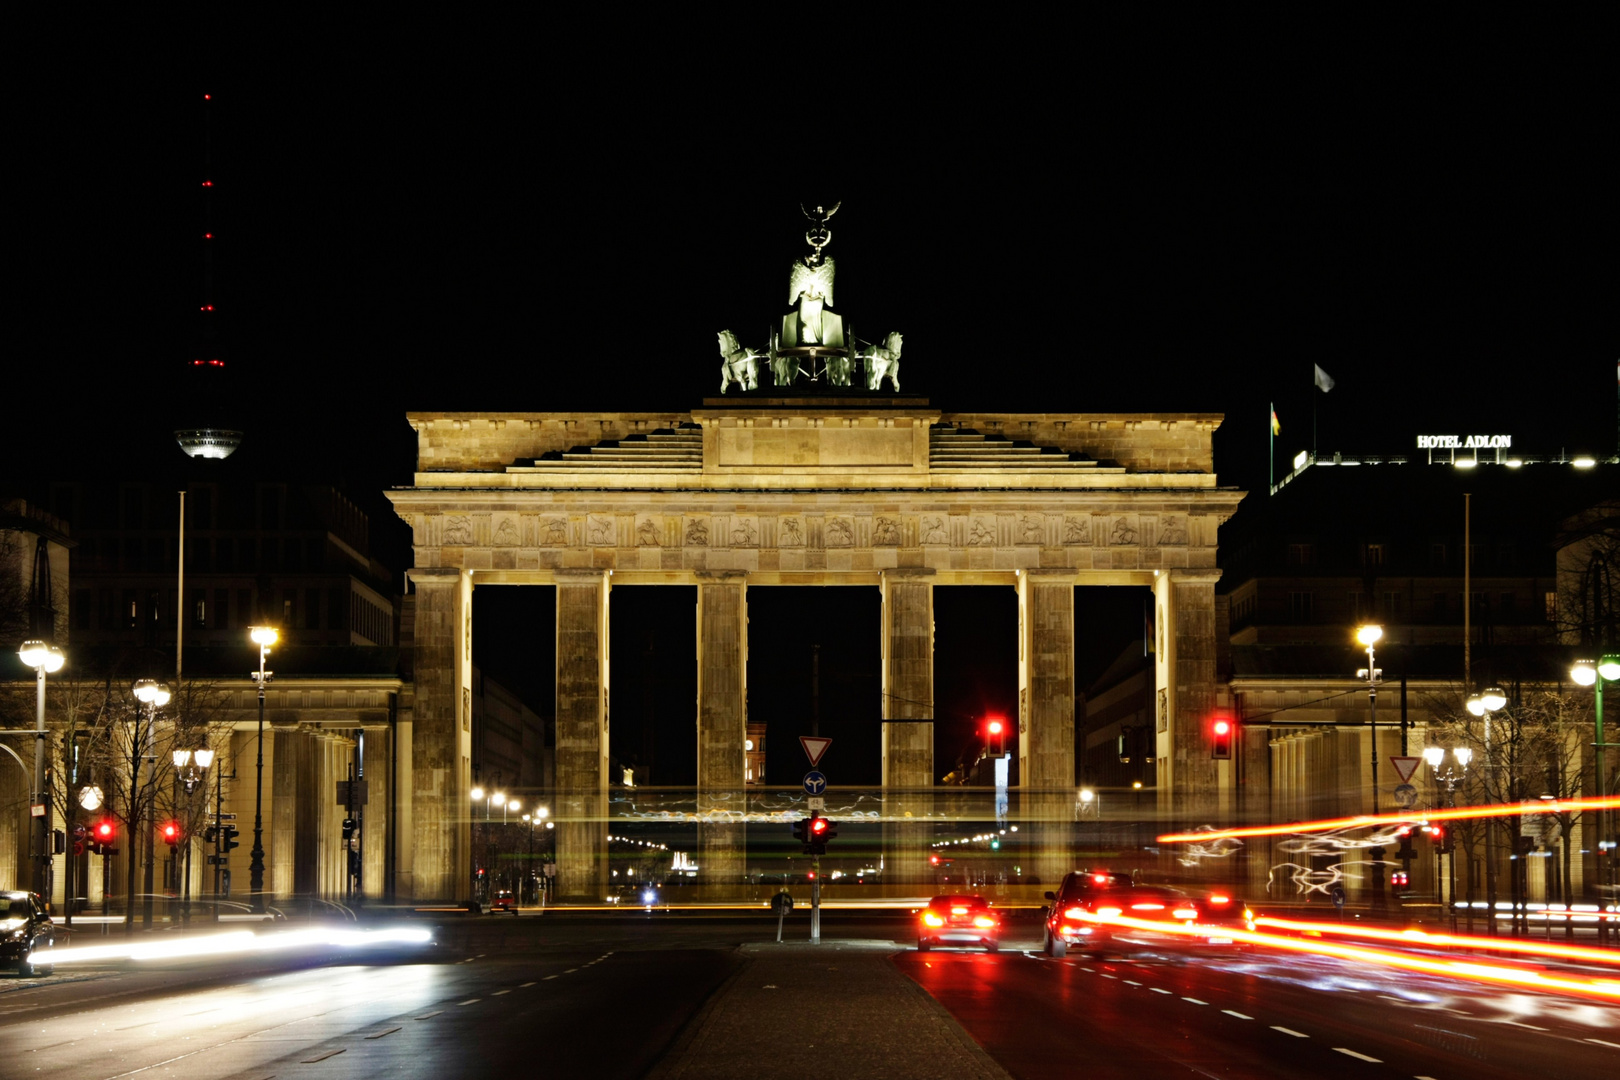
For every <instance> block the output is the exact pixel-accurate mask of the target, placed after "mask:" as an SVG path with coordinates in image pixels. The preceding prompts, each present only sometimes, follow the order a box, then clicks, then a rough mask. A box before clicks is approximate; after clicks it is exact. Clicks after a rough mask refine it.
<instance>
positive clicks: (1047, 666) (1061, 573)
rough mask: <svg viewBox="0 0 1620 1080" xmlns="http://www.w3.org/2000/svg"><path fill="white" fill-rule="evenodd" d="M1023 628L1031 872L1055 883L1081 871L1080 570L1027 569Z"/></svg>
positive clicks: (1023, 756)
mask: <svg viewBox="0 0 1620 1080" xmlns="http://www.w3.org/2000/svg"><path fill="white" fill-rule="evenodd" d="M1018 626H1019V643H1018V777H1019V780H1018V783H1019V787H1020V788H1021V792H1020V799H1019V803H1020V810H1021V812H1022V813H1021V816H1022V818H1023V821H1024V828H1025V829H1027V830H1028V831H1029V832H1030V833H1031V834H1032V836H1031V839H1030V840H1028V841H1026V844H1027V845H1028V847H1027V850H1029V851H1030V858H1029V860H1028V861H1029V864H1030V865H1029V866H1028V867H1026V868H1025V871H1024V874H1025V877H1026V878H1028V877H1030V876H1034V877H1037V878H1039V879H1040V882H1041V884H1043V885H1052V884H1054V883H1056V882H1057V881H1059V880H1060V879H1061V878H1062V877H1063V875H1064V874H1065V873H1066V872H1068V871H1069V870H1072V869H1074V867H1073V866H1071V865H1070V863H1071V862H1072V861H1073V859H1072V857H1071V855H1070V848H1071V846H1072V844H1071V840H1072V833H1073V826H1072V822H1073V817H1074V810H1073V807H1074V799H1075V789H1074V572H1073V571H1071V570H1041V569H1031V570H1023V571H1020V573H1019V575H1018Z"/></svg>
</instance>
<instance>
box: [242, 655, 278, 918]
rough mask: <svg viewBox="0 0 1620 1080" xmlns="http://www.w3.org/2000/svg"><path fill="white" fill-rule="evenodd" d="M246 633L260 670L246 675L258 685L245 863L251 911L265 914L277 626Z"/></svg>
mask: <svg viewBox="0 0 1620 1080" xmlns="http://www.w3.org/2000/svg"><path fill="white" fill-rule="evenodd" d="M248 636H249V637H251V638H252V639H253V641H254V644H256V645H258V646H259V670H258V671H255V672H249V673H248V675H249V676H250V677H251V678H252V679H253V681H254V682H255V683H257V684H258V687H259V753H258V760H257V761H255V762H254V765H253V858H252V860H251V861H250V862H249V863H248V889H249V890H250V891H251V892H252V893H253V910H254V911H256V912H258V913H259V914H261V915H262V914H263V913H264V684H265V683H267V682H269V681H270V677H271V676H272V675H274V674H275V672H273V671H266V670H265V668H264V661H265V659H266V658H267V657H269V655H270V646H272V645H274V644H275V643H276V637H277V635H276V628H275V627H273V626H255V627H253V628H252V629H251V630H250V631H249V632H248Z"/></svg>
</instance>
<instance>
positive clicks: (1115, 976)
mask: <svg viewBox="0 0 1620 1080" xmlns="http://www.w3.org/2000/svg"><path fill="white" fill-rule="evenodd" d="M1097 974H1099V975H1101V976H1102V977H1103V978H1105V979H1117V978H1119V976H1118V975H1110V974H1108V972H1106V971H1099V972H1097ZM152 1022H153V1023H154V1024H155V1023H157V1021H156V1020H154V1021H152Z"/></svg>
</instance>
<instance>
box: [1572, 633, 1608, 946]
mask: <svg viewBox="0 0 1620 1080" xmlns="http://www.w3.org/2000/svg"><path fill="white" fill-rule="evenodd" d="M1569 677H1570V678H1571V679H1574V680H1575V682H1576V683H1578V684H1580V685H1581V686H1590V687H1591V688H1592V696H1593V706H1594V711H1595V716H1596V726H1595V732H1594V733H1595V734H1596V736H1597V741H1596V742H1594V743H1593V744H1592V745H1593V747H1594V749H1595V751H1596V752H1595V754H1594V756H1593V768H1594V771H1595V772H1596V775H1597V797H1598V798H1599V799H1601V798H1603V796H1604V794H1605V791H1604V789H1605V787H1606V786H1607V784H1608V776H1607V775H1606V773H1605V768H1606V766H1607V763H1606V762H1605V760H1604V753H1603V752H1604V750H1606V749H1607V746H1606V744H1605V743H1604V741H1603V684H1604V683H1606V682H1620V653H1604V654H1603V656H1602V657H1601V658H1600V659H1598V660H1597V661H1595V662H1594V661H1592V660H1577V661H1575V665H1574V666H1573V667H1571V668H1570V670H1569ZM1597 835H1598V873H1599V881H1598V884H1599V886H1600V887H1601V888H1602V891H1603V907H1604V908H1605V910H1604V911H1601V912H1599V914H1598V944H1600V945H1602V944H1605V943H1606V942H1607V941H1608V936H1609V920H1610V919H1611V918H1613V917H1614V916H1615V915H1617V914H1620V912H1617V911H1615V910H1613V909H1614V908H1615V907H1616V905H1615V894H1614V891H1613V888H1612V886H1613V885H1614V858H1615V842H1614V840H1612V839H1610V837H1609V815H1608V811H1607V810H1606V809H1602V808H1601V807H1600V809H1599V810H1598V812H1597Z"/></svg>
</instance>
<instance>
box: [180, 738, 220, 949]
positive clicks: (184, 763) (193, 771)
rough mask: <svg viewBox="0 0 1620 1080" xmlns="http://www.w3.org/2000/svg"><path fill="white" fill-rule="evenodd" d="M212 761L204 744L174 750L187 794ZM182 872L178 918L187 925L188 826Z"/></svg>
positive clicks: (189, 856) (187, 818)
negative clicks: (189, 748) (197, 746)
mask: <svg viewBox="0 0 1620 1080" xmlns="http://www.w3.org/2000/svg"><path fill="white" fill-rule="evenodd" d="M213 763H214V752H213V751H212V750H210V749H209V748H208V747H206V746H204V747H201V748H199V749H196V750H176V751H174V771H175V772H176V773H178V774H179V776H180V782H181V783H182V784H183V785H185V789H186V794H187V795H188V796H189V795H190V794H192V792H194V791H196V790H197V785H198V784H199V783H201V782H202V776H203V773H205V772H207V771H208V766H210V765H212V764H213ZM207 798H208V795H207V792H206V791H205V792H204V793H203V799H204V801H205V802H206V801H207ZM188 801H189V800H188ZM190 819H191V815H190V814H189V813H188V814H187V815H186V821H187V822H188V823H189V821H190ZM182 874H183V875H184V876H183V878H182V879H181V883H180V919H181V921H182V922H184V923H186V924H187V925H189V924H190V923H191V830H190V829H189V828H188V829H187V830H186V865H185V869H184V870H183V871H182Z"/></svg>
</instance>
